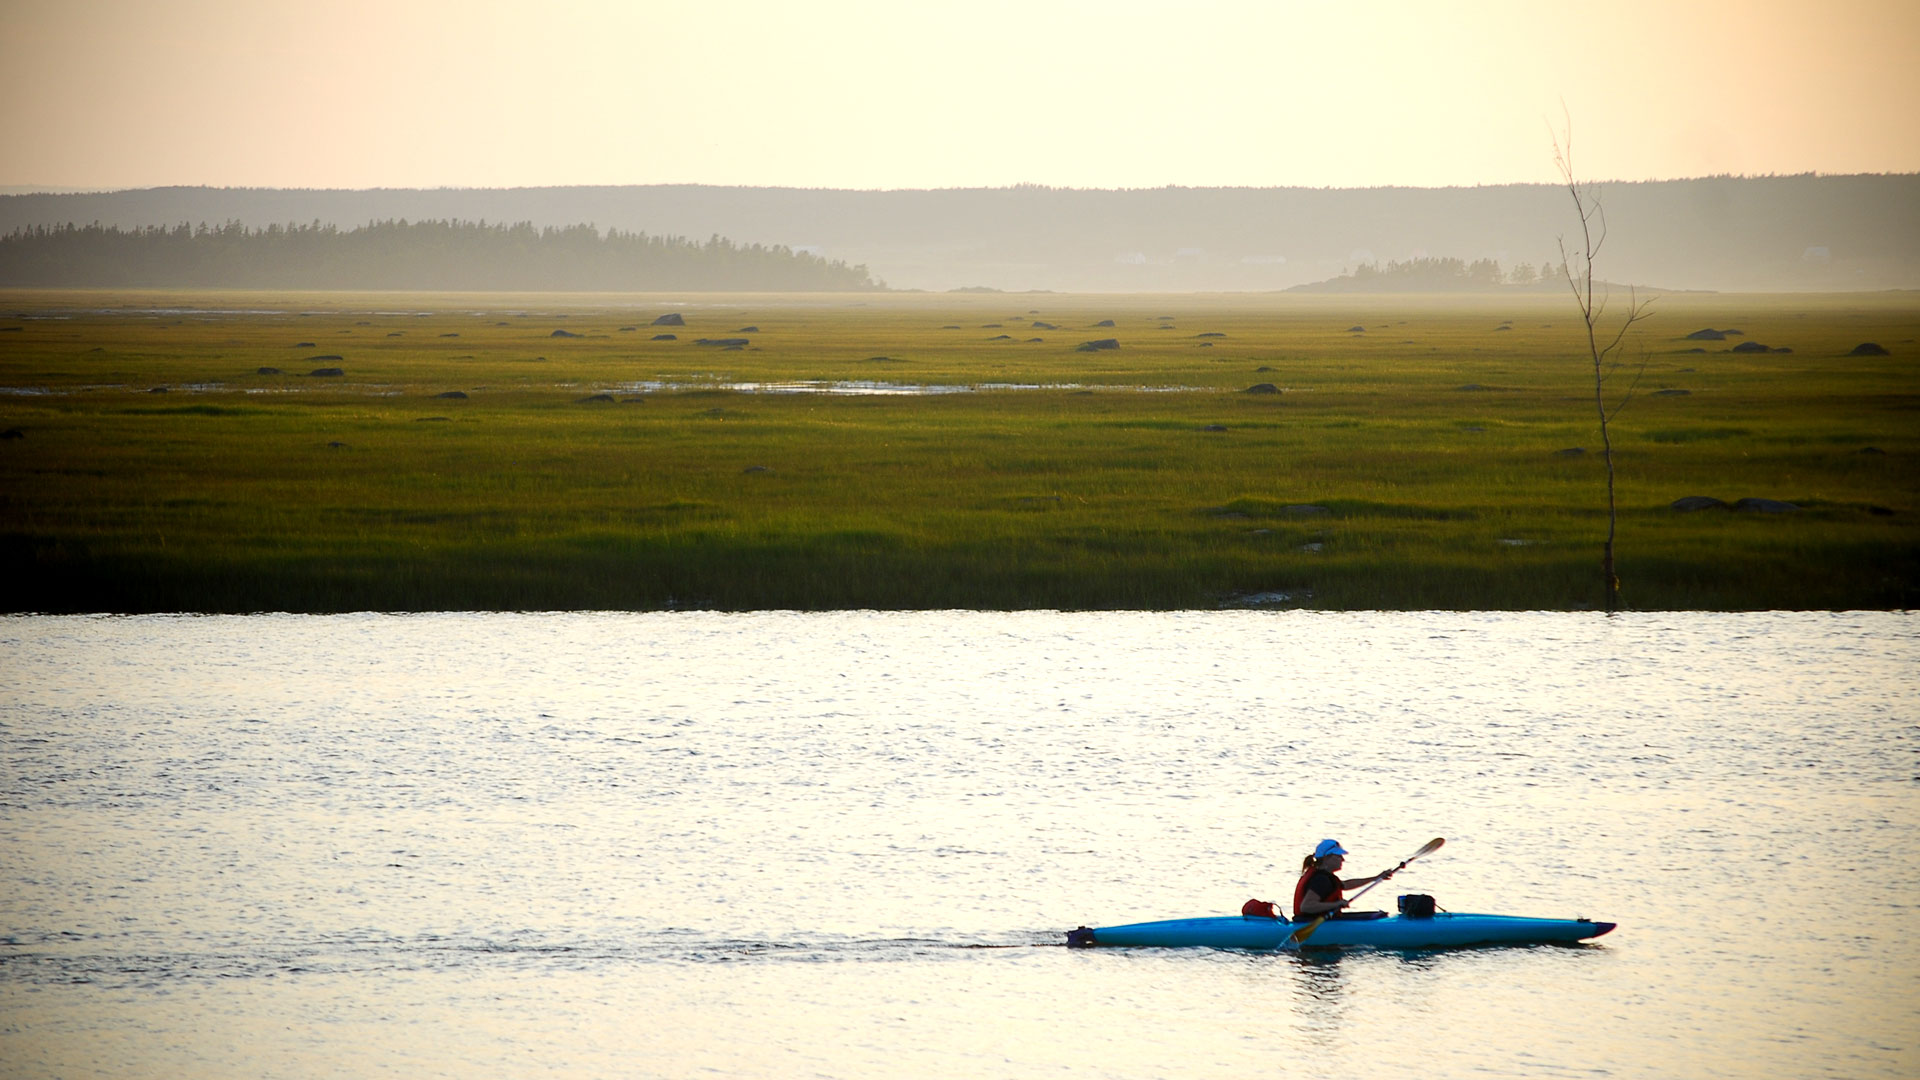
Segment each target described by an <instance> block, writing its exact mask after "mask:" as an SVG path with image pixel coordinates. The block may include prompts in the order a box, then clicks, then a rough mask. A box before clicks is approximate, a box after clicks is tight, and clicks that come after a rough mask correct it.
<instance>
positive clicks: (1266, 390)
mask: <svg viewBox="0 0 1920 1080" xmlns="http://www.w3.org/2000/svg"><path fill="white" fill-rule="evenodd" d="M1240 392H1241V393H1243V394H1277V393H1279V392H1280V388H1279V387H1277V386H1275V385H1273V384H1272V383H1270V382H1257V383H1254V384H1253V385H1252V386H1249V387H1247V388H1246V389H1245V390H1242V391H1240Z"/></svg>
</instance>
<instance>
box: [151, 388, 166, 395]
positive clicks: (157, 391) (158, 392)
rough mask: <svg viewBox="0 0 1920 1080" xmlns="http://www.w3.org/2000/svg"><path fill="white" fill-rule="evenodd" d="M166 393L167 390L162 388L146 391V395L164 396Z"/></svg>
mask: <svg viewBox="0 0 1920 1080" xmlns="http://www.w3.org/2000/svg"><path fill="white" fill-rule="evenodd" d="M166 392H167V388H166V387H164V386H156V387H154V388H153V389H151V390H148V391H147V393H149V394H164V393H166Z"/></svg>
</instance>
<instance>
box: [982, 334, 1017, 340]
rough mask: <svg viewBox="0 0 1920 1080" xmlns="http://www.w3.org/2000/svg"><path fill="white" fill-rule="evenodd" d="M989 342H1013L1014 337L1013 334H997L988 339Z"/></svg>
mask: <svg viewBox="0 0 1920 1080" xmlns="http://www.w3.org/2000/svg"><path fill="white" fill-rule="evenodd" d="M987 340H988V341H1012V340H1013V335H1012V334H995V335H993V336H992V337H990V338H988V339H987Z"/></svg>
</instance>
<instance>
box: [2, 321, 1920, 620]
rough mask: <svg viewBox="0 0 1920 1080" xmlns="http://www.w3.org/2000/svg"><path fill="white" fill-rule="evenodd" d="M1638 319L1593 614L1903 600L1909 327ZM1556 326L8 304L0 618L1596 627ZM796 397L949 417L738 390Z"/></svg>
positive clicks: (1580, 429)
mask: <svg viewBox="0 0 1920 1080" xmlns="http://www.w3.org/2000/svg"><path fill="white" fill-rule="evenodd" d="M1622 299H1624V298H1622ZM669 311H677V312H680V313H682V314H683V315H684V317H685V320H686V325H685V326H684V327H653V326H650V325H649V323H650V322H651V320H652V319H653V317H654V316H656V315H660V314H663V313H666V312H669ZM1653 312H1654V317H1653V318H1652V319H1651V320H1650V321H1649V322H1647V323H1646V324H1644V326H1645V333H1644V334H1643V335H1642V336H1641V337H1640V338H1639V340H1638V342H1637V344H1636V345H1635V347H1634V351H1633V352H1632V353H1630V355H1629V361H1630V363H1629V365H1628V368H1627V369H1626V370H1624V371H1622V372H1621V373H1620V374H1619V375H1618V376H1617V379H1618V381H1619V385H1620V386H1621V387H1623V388H1624V386H1625V385H1626V383H1627V382H1630V381H1631V380H1632V378H1633V376H1634V372H1635V370H1637V369H1640V365H1641V359H1642V356H1643V354H1644V370H1643V373H1642V375H1641V378H1640V384H1639V389H1638V392H1637V395H1636V396H1635V398H1634V399H1633V400H1632V401H1631V402H1630V403H1629V404H1628V405H1627V406H1626V408H1625V410H1624V411H1623V412H1622V413H1621V414H1620V416H1619V418H1618V420H1617V421H1616V426H1615V445H1616V452H1617V458H1618V467H1619V481H1620V499H1621V520H1620V537H1619V571H1620V576H1621V579H1622V582H1623V600H1624V602H1625V604H1626V605H1627V606H1628V607H1630V608H1637V609H1642V610H1648V609H1689V608H1705V609H1751V608H1888V607H1894V608H1906V607H1912V606H1914V604H1915V598H1916V570H1920V558H1916V551H1917V550H1920V549H1917V547H1916V541H1917V540H1920V502H1917V501H1916V498H1915V495H1916V490H1915V489H1916V476H1917V475H1920V474H1917V473H1916V470H1915V468H1914V461H1915V452H1916V450H1917V449H1920V439H1916V429H1917V428H1920V424H1916V419H1917V418H1920V412H1916V410H1920V380H1917V379H1916V373H1917V372H1920V365H1916V358H1920V344H1916V339H1920V294H1913V293H1890V294H1876V295H1821V296H1809V295H1796V296H1750V295H1726V296H1721V295H1710V294H1678V295H1669V296H1664V297H1661V298H1660V299H1659V300H1658V301H1657V302H1656V303H1655V304H1654V307H1653ZM1109 319H1110V320H1112V321H1113V323H1114V325H1113V326H1111V327H1102V326H1097V325H1095V324H1097V323H1099V322H1100V321H1102V320H1109ZM1035 323H1044V324H1049V326H1050V327H1051V328H1049V326H1041V327H1036V326H1035V325H1034V324H1035ZM1354 326H1363V327H1365V329H1364V331H1359V332H1355V331H1353V330H1351V329H1350V328H1351V327H1354ZM1576 326H1577V322H1576V320H1575V318H1574V317H1573V313H1572V308H1571V304H1570V302H1569V301H1567V300H1565V299H1564V298H1554V297H1538V296H1525V297H1512V298H1506V297H1489V298H1482V297H1471V298H1451V297H1417V296H1416V297H1406V296H1377V297H1325V296H1320V297H1303V296H1286V295H1278V296H1272V295H1222V296H1064V295H1053V294H988V295H956V294H943V295H914V294H883V295H873V294H862V295H857V296H853V295H848V296H817V295H815V296H797V295H769V296H755V295H748V296H741V295H726V296H690V297H634V296H593V295H580V296H552V295H545V296H524V297H511V296H498V295H472V296H461V295H428V296H404V295H391V294H383V295H368V296H354V295H344V294H314V295H300V296H286V295H279V294H274V295H269V294H249V293H220V294H209V293H196V294H188V295H180V294H134V293H115V294H102V293H64V294H53V293H17V292H16V293H7V294H0V388H4V390H3V391H0V429H16V430H17V431H18V433H19V435H20V437H18V438H8V439H6V440H4V441H0V518H3V520H0V551H4V553H5V558H6V560H7V566H8V572H9V578H10V580H11V582H12V586H11V587H10V588H9V589H8V595H9V600H8V602H7V604H6V607H7V608H8V609H10V610H15V611H129V612H131V611H170V610H180V611H258V610H291V611H340V610H365V609H374V610H442V609H656V608H671V607H683V608H719V609H752V608H797V609H822V608H849V607H874V608H1187V607H1216V606H1220V605H1223V604H1224V605H1233V604H1241V603H1270V604H1280V605H1285V606H1306V607H1316V608H1333V609H1365V608H1383V609H1409V608H1451V609H1478V608H1483V609H1515V608H1543V609H1578V608H1586V607H1593V606H1597V605H1598V604H1599V603H1600V601H1601V591H1600V581H1599V555H1600V541H1601V539H1602V537H1603V535H1604V532H1605V525H1606V522H1605V514H1604V506H1605V502H1604V500H1605V489H1604V479H1603V472H1602V466H1601V462H1600V461H1599V457H1598V454H1597V450H1598V447H1599V442H1598V431H1597V427H1596V424H1595V421H1594V410H1593V403H1592V396H1591V394H1592V387H1591V382H1590V378H1589V375H1588V372H1587V369H1586V368H1585V367H1584V364H1583V361H1582V359H1581V357H1582V353H1581V345H1580V341H1579V339H1578V337H1577V336H1576V333H1575V329H1576ZM629 327H631V328H632V329H626V328H629ZM747 327H753V328H755V329H753V330H751V331H746V332H742V331H743V328H747ZM1703 327H1714V328H1719V329H1728V328H1737V329H1740V330H1742V331H1744V334H1743V335H1739V336H1732V337H1729V338H1728V339H1727V340H1725V341H1710V342H1695V341H1688V340H1683V339H1684V336H1685V335H1686V334H1688V333H1689V332H1691V331H1694V330H1697V329H1701V328H1703ZM556 330H565V331H567V332H568V333H571V334H577V335H579V336H577V337H554V336H552V335H553V333H554V331H556ZM660 333H673V334H675V335H677V340H674V341H654V340H650V339H652V338H653V337H654V336H655V335H656V334H660ZM1001 335H1005V339H1004V340H996V339H998V338H1000V337H1001ZM1203 335H1217V336H1203ZM703 337H704V338H733V337H745V338H747V339H748V340H749V342H750V344H749V345H748V346H747V347H746V348H743V349H738V350H729V349H726V348H724V347H716V346H711V345H698V344H694V341H695V339H697V338H703ZM1035 338H1037V339H1040V340H1038V341H1032V340H1029V339H1035ZM1100 338H1113V339H1116V340H1117V341H1118V342H1119V343H1120V347H1119V348H1118V349H1112V350H1101V351H1095V352H1083V351H1077V350H1076V346H1077V345H1079V344H1080V343H1082V342H1086V341H1091V340H1095V339H1100ZM1746 341H1757V342H1761V343H1764V344H1766V345H1768V346H1772V347H1775V348H1780V347H1786V348H1791V349H1792V352H1791V353H1785V352H1767V353H1756V354H1737V353H1732V352H1729V351H1728V349H1729V348H1730V347H1731V346H1733V345H1736V344H1739V343H1740V342H1746ZM1868 341H1871V342H1877V343H1879V344H1881V345H1883V346H1885V347H1886V348H1887V349H1888V350H1889V352H1890V353H1891V355H1889V356H1882V357H1857V356H1850V355H1848V353H1849V352H1850V351H1851V350H1852V349H1853V347H1854V346H1855V345H1857V344H1859V343H1861V342H1868ZM1702 348H1703V349H1705V350H1706V351H1704V352H1693V351H1688V350H1690V349H1702ZM325 357H338V359H323V358H325ZM262 367H269V368H279V369H280V370H281V371H283V372H284V373H285V374H277V375H276V374H258V373H257V371H258V369H260V368H262ZM328 367H337V368H339V369H341V371H342V372H343V374H341V375H339V376H331V377H326V376H311V375H308V374H307V372H309V371H312V370H315V369H319V368H328ZM802 380H818V381H825V382H861V383H879V384H885V385H886V386H888V387H973V388H979V389H973V390H970V391H968V392H953V393H937V394H916V395H906V394H892V395H876V394H866V395H827V394H817V393H814V394H794V393H767V392H743V391H740V390H735V389H728V388H727V387H730V386H735V385H737V384H773V383H789V382H794V381H802ZM1256 383H1272V384H1274V385H1275V386H1276V387H1278V388H1280V390H1281V392H1280V393H1277V394H1252V393H1246V392H1245V391H1246V389H1247V387H1249V386H1251V385H1253V384H1256ZM995 386H1005V387H1007V388H992V387H995ZM156 389H164V391H165V392H159V393H157V392H154V391H155V390H156ZM450 391H459V392H462V393H464V394H466V395H467V396H466V397H465V398H458V399H456V398H445V397H440V396H437V395H441V394H443V393H446V392H450ZM1675 391H1684V393H1678V392H1675ZM596 399H598V400H596ZM1210 428H1220V429H1224V430H1209V429H1210ZM1573 447H1581V448H1584V449H1585V450H1587V451H1588V452H1587V453H1584V454H1578V455H1573V454H1563V453H1560V451H1564V450H1568V449H1570V448H1573ZM1685 495H1709V496H1714V497H1717V498H1720V499H1723V500H1725V501H1727V502H1729V503H1731V502H1733V501H1734V500H1736V499H1739V498H1742V497H1749V496H1751V497H1760V498H1767V499H1775V500H1781V501H1786V502H1791V503H1793V504H1796V505H1797V506H1799V507H1800V509H1799V510H1798V511H1795V512H1792V513H1783V514H1764V513H1741V512H1733V511H1718V510H1715V511H1702V512H1696V513H1680V512H1676V511H1674V510H1672V509H1670V508H1669V504H1670V503H1671V502H1672V501H1673V500H1675V499H1677V498H1680V497H1681V496H1685ZM1261 594H1284V596H1285V597H1286V599H1284V600H1282V599H1280V597H1279V596H1275V595H1266V596H1262V595H1261Z"/></svg>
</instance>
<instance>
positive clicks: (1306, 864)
mask: <svg viewBox="0 0 1920 1080" xmlns="http://www.w3.org/2000/svg"><path fill="white" fill-rule="evenodd" d="M1319 868H1320V860H1319V859H1317V858H1315V857H1314V856H1312V855H1308V856H1307V857H1306V858H1305V859H1302V860H1301V862H1300V872H1301V873H1303V874H1304V873H1307V872H1309V871H1312V870H1318V869H1319Z"/></svg>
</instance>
